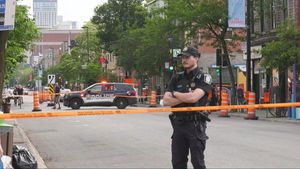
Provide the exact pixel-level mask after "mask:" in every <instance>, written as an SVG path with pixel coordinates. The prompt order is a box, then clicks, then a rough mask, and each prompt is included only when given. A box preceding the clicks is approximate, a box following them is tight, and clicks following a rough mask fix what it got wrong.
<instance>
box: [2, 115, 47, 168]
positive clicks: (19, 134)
mask: <svg viewBox="0 0 300 169" xmlns="http://www.w3.org/2000/svg"><path fill="white" fill-rule="evenodd" d="M5 123H7V124H10V125H13V126H14V130H13V132H14V136H13V145H21V146H24V147H26V148H27V149H28V150H29V151H30V153H31V154H32V155H33V156H34V157H35V159H36V161H37V163H38V168H41V169H44V168H47V166H46V164H45V162H44V160H43V159H42V157H41V156H40V154H39V152H38V151H37V150H36V148H35V147H34V146H33V145H32V143H31V141H30V139H29V138H28V137H27V135H26V133H25V132H24V131H23V129H22V128H21V127H20V126H19V124H18V121H17V120H15V119H13V120H5Z"/></svg>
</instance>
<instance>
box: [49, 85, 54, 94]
mask: <svg viewBox="0 0 300 169" xmlns="http://www.w3.org/2000/svg"><path fill="white" fill-rule="evenodd" d="M53 93H54V85H53V84H50V85H49V94H53Z"/></svg>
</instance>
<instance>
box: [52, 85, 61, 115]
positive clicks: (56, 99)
mask: <svg viewBox="0 0 300 169" xmlns="http://www.w3.org/2000/svg"><path fill="white" fill-rule="evenodd" d="M59 97H60V87H59V84H58V83H56V84H55V87H54V107H53V109H56V104H58V108H57V109H60V102H59Z"/></svg>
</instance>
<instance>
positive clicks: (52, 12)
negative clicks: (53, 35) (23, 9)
mask: <svg viewBox="0 0 300 169" xmlns="http://www.w3.org/2000/svg"><path fill="white" fill-rule="evenodd" d="M33 16H34V19H35V24H36V25H37V26H38V27H39V28H53V26H55V25H56V18H57V0H33Z"/></svg>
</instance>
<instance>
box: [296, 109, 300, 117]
mask: <svg viewBox="0 0 300 169" xmlns="http://www.w3.org/2000/svg"><path fill="white" fill-rule="evenodd" d="M296 119H297V120H300V107H297V108H296Z"/></svg>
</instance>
